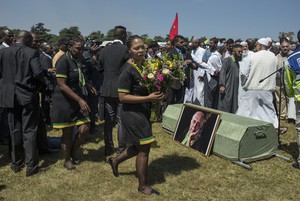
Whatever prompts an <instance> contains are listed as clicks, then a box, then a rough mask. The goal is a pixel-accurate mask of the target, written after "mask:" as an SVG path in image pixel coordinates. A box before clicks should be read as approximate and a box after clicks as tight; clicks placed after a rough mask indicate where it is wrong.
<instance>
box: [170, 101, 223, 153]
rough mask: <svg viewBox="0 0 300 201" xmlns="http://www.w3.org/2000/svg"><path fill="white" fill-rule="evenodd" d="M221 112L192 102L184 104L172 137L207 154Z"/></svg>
mask: <svg viewBox="0 0 300 201" xmlns="http://www.w3.org/2000/svg"><path fill="white" fill-rule="evenodd" d="M220 119H221V113H219V112H218V111H215V110H211V109H209V108H204V107H200V106H197V105H193V104H184V105H183V107H182V110H181V113H180V116H179V119H178V122H177V126H176V129H175V132H174V136H173V139H174V140H175V141H178V142H179V143H180V144H182V145H184V146H187V147H190V148H192V149H195V150H198V151H199V152H201V153H203V154H204V155H205V156H209V154H210V151H211V148H212V145H213V141H214V138H215V135H216V131H217V129H218V126H219V123H220Z"/></svg>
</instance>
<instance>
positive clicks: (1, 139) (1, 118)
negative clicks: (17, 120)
mask: <svg viewBox="0 0 300 201" xmlns="http://www.w3.org/2000/svg"><path fill="white" fill-rule="evenodd" d="M7 115H8V110H7V109H6V108H0V144H9V141H10V135H9V127H8V121H7Z"/></svg>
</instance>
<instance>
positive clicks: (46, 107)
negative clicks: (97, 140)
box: [0, 26, 299, 194]
mask: <svg viewBox="0 0 300 201" xmlns="http://www.w3.org/2000/svg"><path fill="white" fill-rule="evenodd" d="M298 35H299V34H298ZM114 37H115V40H114V41H113V42H112V43H108V44H106V46H101V42H99V41H93V40H89V41H84V38H83V37H82V36H74V37H72V38H60V40H59V42H58V46H59V50H58V51H55V50H53V46H52V44H49V43H47V42H43V43H40V41H39V36H38V35H37V34H35V33H30V32H27V31H21V32H20V33H18V34H17V35H13V33H12V31H11V30H10V29H4V30H2V32H1V40H2V44H1V46H0V49H1V50H0V80H1V86H0V96H1V97H0V107H1V112H0V115H1V116H0V129H1V130H0V132H1V133H0V142H1V144H4V145H9V147H10V148H9V150H10V151H9V152H10V154H9V155H10V157H11V160H12V166H11V167H12V170H13V171H14V172H19V171H20V170H21V168H22V167H23V166H24V160H23V158H22V155H23V152H24V151H23V148H22V147H23V146H24V150H25V155H26V159H25V164H26V166H27V172H26V175H27V176H31V175H33V174H35V173H38V172H39V171H40V170H41V169H40V168H39V167H38V154H37V153H39V154H52V153H53V152H54V151H53V150H51V149H50V148H49V145H48V141H47V131H49V130H50V129H52V128H57V129H62V131H63V136H62V142H61V149H62V151H63V153H64V157H65V162H64V167H65V168H67V169H68V170H71V169H75V165H76V164H78V163H79V162H80V159H79V158H78V157H77V155H76V152H77V150H78V148H79V147H80V145H81V144H82V143H83V142H84V140H85V138H86V136H87V134H88V133H89V132H98V130H97V128H96V123H97V121H100V122H101V123H103V124H104V141H105V149H104V150H105V152H104V154H105V155H106V156H111V155H112V154H113V153H114V151H115V147H114V143H113V138H112V129H113V127H114V125H115V124H116V123H117V124H118V148H117V156H118V157H117V158H109V161H108V162H109V163H110V164H111V166H112V169H113V173H114V175H115V176H118V170H117V166H118V165H116V163H118V164H119V163H121V162H122V161H124V160H126V159H127V158H130V157H132V156H135V155H137V164H138V166H137V171H138V172H139V189H138V190H139V191H142V192H143V193H145V194H154V193H157V192H156V191H155V190H154V189H151V188H148V187H145V185H146V184H145V181H144V180H145V178H144V176H145V174H146V173H145V171H146V170H145V169H143V168H145V167H146V166H147V162H148V161H147V162H143V161H145V160H148V158H147V157H148V154H149V151H150V148H149V147H147V148H145V144H148V143H152V142H153V141H154V140H153V139H152V138H151V135H150V136H141V139H140V141H138V142H136V143H137V144H135V141H130V140H129V141H130V143H132V144H134V146H133V147H132V146H128V145H129V142H128V139H126V137H127V135H124V134H123V133H130V132H134V131H132V129H133V128H131V127H130V128H128V124H130V122H128V119H127V118H130V117H131V116H130V115H129V113H126V112H128V110H130V111H133V112H136V113H138V112H137V111H135V109H133V108H132V107H131V106H130V105H132V104H133V105H134V107H136V108H139V110H141V111H143V108H144V109H145V108H146V109H149V106H143V105H141V103H144V102H151V101H153V100H154V99H161V98H162V97H164V98H163V104H162V105H161V110H160V113H159V114H158V119H157V120H158V121H161V120H162V118H161V117H162V113H163V111H164V110H165V109H166V108H167V107H168V105H170V104H176V103H192V104H195V105H199V106H204V107H208V108H213V109H218V110H221V111H225V112H230V113H234V114H238V115H243V116H247V117H252V118H255V119H259V120H263V121H267V122H270V123H272V124H273V125H274V127H275V128H278V116H280V119H281V120H288V121H290V122H293V123H295V121H296V104H295V99H294V98H289V97H287V96H286V95H285V93H284V89H283V73H282V72H283V70H281V69H282V67H285V66H286V65H287V63H288V60H287V59H288V56H289V55H290V54H291V53H292V52H293V51H294V50H295V49H296V44H294V43H291V41H290V39H289V38H287V37H283V38H280V40H279V41H278V42H275V41H272V39H271V38H269V37H262V38H260V39H258V40H254V39H252V38H248V39H247V40H244V41H243V40H241V39H237V40H233V39H231V38H229V39H225V38H216V37H213V38H211V39H209V40H205V41H204V40H201V39H200V38H197V37H194V38H192V39H191V41H187V40H186V38H184V37H183V36H181V35H177V36H175V38H174V39H172V40H170V39H168V40H166V42H165V43H164V45H163V46H160V45H159V43H158V42H157V41H152V42H151V43H149V44H145V43H144V42H143V41H142V39H141V38H139V37H135V38H130V40H128V41H127V35H126V28H125V27H122V26H116V27H115V29H114ZM298 37H299V36H298ZM298 40H299V39H298ZM126 42H127V43H128V42H129V44H126ZM141 44H142V46H143V47H140V46H141ZM138 45H140V46H138ZM134 48H136V50H135V49H134ZM5 49H7V50H5ZM135 51H136V52H135ZM141 55H142V56H143V58H142V59H143V60H145V59H151V58H154V59H155V58H159V57H161V56H162V55H168V56H169V57H172V56H173V55H179V56H181V58H182V60H183V63H184V70H185V74H186V80H185V82H184V84H181V83H175V84H174V85H173V86H172V87H170V88H169V89H168V90H167V92H166V94H160V95H158V94H156V95H155V94H152V95H151V94H150V95H151V98H149V96H150V95H149V94H144V93H142V92H140V91H139V90H140V89H137V88H136V86H135V85H134V83H135V81H136V80H135V79H137V78H136V76H137V75H136V74H134V72H131V71H129V70H126V68H125V67H126V65H130V66H131V67H132V66H133V67H135V66H137V67H135V68H136V69H137V71H139V70H138V69H140V70H142V66H141V65H142V63H141V62H142V60H141V59H140V56H141ZM12 56H14V58H16V59H15V60H14V59H13V57H12ZM33 61H34V62H33ZM127 63H129V64H127ZM12 65H14V66H15V67H14V68H10V70H9V69H8V68H9V67H8V66H12ZM22 66H24V69H27V70H24V72H18V68H20V67H22ZM278 69H279V70H278ZM123 71H125V72H126V73H127V74H130V76H129V75H128V76H129V77H128V76H125V75H123ZM127 71H128V72H127ZM274 72H276V73H274ZM135 73H136V72H135ZM273 73H274V74H273ZM13 74H14V75H13ZM120 76H121V77H122V82H120V80H121V78H120ZM131 79H132V80H131ZM127 82H128V83H127ZM124 83H125V84H124ZM126 83H127V84H128V85H126ZM135 84H136V83H135ZM126 87H127V88H128V90H127V88H126ZM120 88H122V90H123V91H122V90H121V89H120ZM124 88H126V90H125V91H124ZM130 89H131V90H130ZM128 94H130V95H133V96H134V98H132V97H130V98H126V97H128V96H127V95H128ZM136 96H145V97H148V98H145V100H141V99H138V98H136ZM154 96H155V97H156V98H154ZM120 99H122V101H120ZM8 101H9V102H10V103H8ZM123 104H124V105H125V106H126V107H125V106H124V105H123ZM123 106H124V108H125V109H124V108H123ZM16 110H18V111H17V112H16ZM136 110H138V109H136ZM32 111H34V112H32ZM122 112H123V113H122ZM144 112H145V111H144ZM125 113H126V115H128V116H126V120H124V119H123V120H122V118H121V117H122V114H125ZM136 113H134V114H133V113H131V115H133V116H134V115H136ZM142 113H143V112H142ZM145 115H146V114H145ZM17 116H21V117H22V118H17ZM146 116H147V115H146ZM123 118H124V117H123ZM148 119H149V118H148V117H147V118H146V120H148ZM146 120H145V121H146ZM131 121H134V120H131ZM124 122H125V123H126V125H122V124H124ZM22 125H23V126H22ZM24 125H26V126H24ZM147 126H150V124H149V125H148V124H147V125H146V127H147ZM150 127H151V126H150ZM123 129H126V130H125V131H124V130H123ZM148 129H149V130H147V129H146V128H144V130H147V132H151V129H150V128H148ZM285 131H286V128H280V132H285ZM141 132H142V131H141ZM146 138H147V140H148V141H147V140H146V141H143V139H146ZM28 141H30V142H31V143H28ZM36 142H37V143H36ZM34 143H36V145H34ZM143 143H144V144H143ZM122 157H123V158H122ZM118 160H119V161H118ZM116 161H118V162H116ZM298 167H299V166H298Z"/></svg>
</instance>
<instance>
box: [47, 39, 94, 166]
mask: <svg viewBox="0 0 300 201" xmlns="http://www.w3.org/2000/svg"><path fill="white" fill-rule="evenodd" d="M83 48H84V41H83V39H82V38H80V37H73V38H72V39H71V40H70V42H69V45H68V51H67V52H66V53H65V54H64V55H63V56H61V57H60V58H59V60H58V61H57V63H56V79H57V86H56V88H55V90H54V94H53V107H52V108H53V109H52V119H53V128H59V129H62V132H63V134H62V142H61V149H62V151H63V153H64V157H65V162H64V167H65V168H67V169H69V170H71V169H75V166H74V163H76V159H75V158H76V151H77V150H78V148H79V147H80V145H81V144H82V143H83V142H84V140H85V137H86V136H87V134H88V132H89V122H90V120H89V116H88V114H89V112H90V108H89V106H88V105H87V103H86V101H85V98H86V96H87V89H86V84H85V78H84V75H83V71H82V67H81V63H80V59H81V58H82V53H83ZM74 126H78V133H77V135H76V137H75V140H74V142H73V139H72V135H73V130H74Z"/></svg>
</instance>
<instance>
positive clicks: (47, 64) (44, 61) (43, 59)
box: [40, 53, 56, 91]
mask: <svg viewBox="0 0 300 201" xmlns="http://www.w3.org/2000/svg"><path fill="white" fill-rule="evenodd" d="M40 63H41V65H42V67H43V69H44V71H45V76H46V78H47V79H46V80H45V81H46V90H48V91H53V90H54V87H55V85H56V78H55V75H53V74H52V73H49V72H48V69H49V68H52V59H51V58H50V57H48V56H47V55H45V54H44V53H40Z"/></svg>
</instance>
